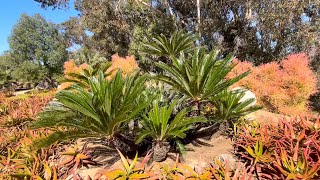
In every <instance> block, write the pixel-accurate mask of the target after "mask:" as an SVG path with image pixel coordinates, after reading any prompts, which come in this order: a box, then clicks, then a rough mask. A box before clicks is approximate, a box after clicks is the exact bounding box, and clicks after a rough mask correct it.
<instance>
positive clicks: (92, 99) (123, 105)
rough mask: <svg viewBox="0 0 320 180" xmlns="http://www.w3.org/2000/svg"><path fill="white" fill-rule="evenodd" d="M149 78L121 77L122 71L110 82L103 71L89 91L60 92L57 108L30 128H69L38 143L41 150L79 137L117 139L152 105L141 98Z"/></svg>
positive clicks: (76, 88) (91, 80) (90, 80)
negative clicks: (129, 122)
mask: <svg viewBox="0 0 320 180" xmlns="http://www.w3.org/2000/svg"><path fill="white" fill-rule="evenodd" d="M145 80H146V76H145V75H143V76H138V74H137V73H136V74H133V75H131V76H127V77H125V78H124V77H122V75H121V71H120V70H119V72H118V73H117V74H116V76H115V77H114V78H113V79H112V80H110V81H108V80H106V79H105V75H104V73H103V72H102V71H100V72H99V75H98V76H97V77H95V76H93V77H90V78H88V79H87V81H88V84H89V90H88V89H87V88H83V87H81V86H79V85H74V86H73V88H72V89H71V90H63V91H60V92H59V93H58V94H57V96H56V98H57V100H58V104H57V103H56V105H52V106H49V107H48V108H46V109H45V111H44V112H42V113H41V114H40V116H39V119H38V120H37V121H36V122H34V123H33V124H32V126H31V128H33V129H35V128H54V129H59V127H63V128H67V130H64V131H59V130H57V131H55V132H54V133H53V134H51V135H50V136H49V137H47V138H45V139H43V140H41V141H39V142H38V143H37V146H38V147H41V146H46V145H48V144H51V143H54V142H56V141H58V140H62V139H68V138H79V137H90V136H99V137H109V138H115V137H116V135H118V134H119V132H121V130H122V128H123V127H124V126H125V125H126V123H127V122H128V121H130V120H132V119H133V118H134V117H135V116H137V115H138V113H139V112H140V111H142V110H143V109H144V108H145V107H146V106H148V105H149V103H150V102H151V99H152V98H150V97H142V96H143V91H144V82H145Z"/></svg>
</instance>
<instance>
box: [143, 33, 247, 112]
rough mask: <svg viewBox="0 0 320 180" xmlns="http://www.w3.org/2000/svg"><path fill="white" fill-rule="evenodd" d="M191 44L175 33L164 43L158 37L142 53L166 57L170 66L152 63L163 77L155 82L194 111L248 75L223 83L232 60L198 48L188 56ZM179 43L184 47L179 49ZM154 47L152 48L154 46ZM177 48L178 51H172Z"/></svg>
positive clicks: (186, 38) (243, 74)
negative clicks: (181, 97)
mask: <svg viewBox="0 0 320 180" xmlns="http://www.w3.org/2000/svg"><path fill="white" fill-rule="evenodd" d="M191 40H193V39H192V38H191V37H190V35H189V34H183V33H181V32H179V33H175V34H174V35H173V36H172V37H171V38H170V41H168V40H167V39H166V38H165V37H163V36H161V37H158V38H157V39H156V40H155V41H154V42H152V43H151V44H152V45H149V46H147V47H146V48H150V49H149V50H146V52H153V53H154V54H155V55H159V56H167V57H169V58H170V60H171V61H172V63H167V64H165V63H162V62H158V63H156V66H157V67H159V68H161V69H162V70H163V71H164V74H163V75H158V76H157V77H156V78H157V79H159V80H160V81H163V82H165V83H167V84H169V85H171V86H172V88H174V89H176V90H177V91H178V92H180V93H182V94H183V95H185V96H186V97H187V98H188V99H189V100H191V102H192V103H193V104H194V105H196V106H197V107H198V111H199V113H198V114H200V103H201V102H202V101H206V100H208V99H209V98H211V97H214V96H216V95H217V94H219V93H221V92H222V91H224V90H226V89H227V88H228V87H229V86H231V85H232V84H234V83H236V82H237V81H239V80H240V79H242V78H243V77H245V76H247V75H248V74H249V72H244V73H242V74H240V75H238V76H236V77H234V78H232V79H226V78H225V77H226V75H227V74H228V73H229V72H230V71H231V70H232V69H233V68H234V67H235V64H232V63H231V62H232V60H233V56H232V55H227V56H226V57H225V58H223V59H219V58H218V51H217V50H212V51H211V52H209V53H206V52H205V49H204V48H202V47H197V48H194V50H193V51H192V52H191V53H188V52H189V51H190V49H192V43H190V41H191ZM181 43H185V44H183V45H181ZM155 44H156V45H155ZM177 44H179V46H181V48H180V49H177V48H175V47H176V46H177Z"/></svg>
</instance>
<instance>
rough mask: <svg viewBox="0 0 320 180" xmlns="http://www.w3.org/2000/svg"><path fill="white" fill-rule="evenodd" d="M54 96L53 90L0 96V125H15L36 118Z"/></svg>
mask: <svg viewBox="0 0 320 180" xmlns="http://www.w3.org/2000/svg"><path fill="white" fill-rule="evenodd" d="M53 96H54V91H52V92H47V93H39V94H32V95H20V96H16V97H10V98H4V97H0V126H8V127H10V126H16V125H21V124H22V123H25V122H27V121H33V120H35V119H36V117H37V115H38V113H39V112H40V111H41V110H42V108H44V107H45V106H46V105H47V104H48V103H49V102H50V101H51V100H52V99H53Z"/></svg>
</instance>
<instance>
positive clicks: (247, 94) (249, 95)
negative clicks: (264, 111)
mask: <svg viewBox="0 0 320 180" xmlns="http://www.w3.org/2000/svg"><path fill="white" fill-rule="evenodd" d="M232 91H240V92H244V96H243V97H242V98H241V99H240V101H239V102H244V101H246V100H248V99H254V101H253V102H252V103H250V104H249V105H248V106H246V107H245V108H244V109H248V108H250V107H252V106H255V105H256V104H257V97H256V96H255V95H254V94H253V92H251V91H249V90H248V89H245V88H242V87H236V88H233V89H232Z"/></svg>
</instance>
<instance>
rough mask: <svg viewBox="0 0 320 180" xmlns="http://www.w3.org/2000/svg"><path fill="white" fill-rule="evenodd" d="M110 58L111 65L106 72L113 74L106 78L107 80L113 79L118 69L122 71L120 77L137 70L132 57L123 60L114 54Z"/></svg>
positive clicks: (135, 62) (136, 64)
mask: <svg viewBox="0 0 320 180" xmlns="http://www.w3.org/2000/svg"><path fill="white" fill-rule="evenodd" d="M111 58H112V65H111V67H110V68H109V69H108V70H107V72H111V71H113V72H112V73H111V75H110V76H109V77H108V79H109V78H112V77H114V76H115V75H116V74H117V71H118V69H121V70H122V75H127V74H128V75H130V74H131V73H132V72H134V71H135V70H137V69H138V68H139V67H138V63H137V61H136V60H135V58H134V56H126V57H125V58H123V57H120V56H119V55H118V54H114V55H112V57H111Z"/></svg>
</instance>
